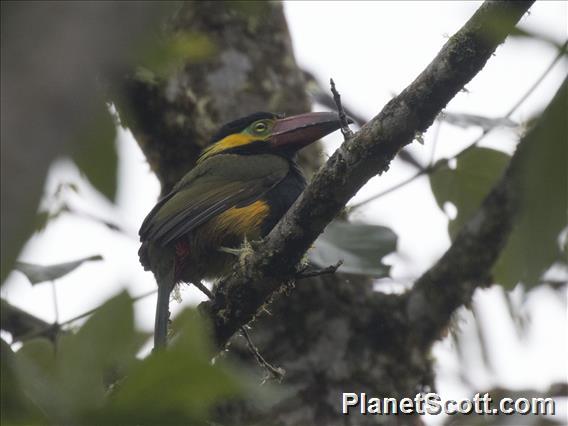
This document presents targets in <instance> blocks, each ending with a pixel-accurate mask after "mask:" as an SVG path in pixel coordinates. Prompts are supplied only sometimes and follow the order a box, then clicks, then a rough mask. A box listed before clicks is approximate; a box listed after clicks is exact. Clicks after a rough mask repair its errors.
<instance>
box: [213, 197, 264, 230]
mask: <svg viewBox="0 0 568 426" xmlns="http://www.w3.org/2000/svg"><path fill="white" fill-rule="evenodd" d="M269 213H270V207H268V204H266V203H265V202H264V201H260V200H259V201H255V202H254V203H252V204H250V205H248V206H245V207H240V208H236V207H233V208H231V209H229V210H226V211H225V212H223V213H221V214H220V215H219V216H217V217H216V218H215V222H214V224H213V226H214V228H215V231H216V232H218V233H220V234H221V235H223V234H225V233H227V234H233V235H238V236H241V235H242V236H244V235H246V236H247V237H248V239H255V238H258V237H259V236H260V230H261V227H262V223H263V221H264V219H265V218H266V216H268V214H269Z"/></svg>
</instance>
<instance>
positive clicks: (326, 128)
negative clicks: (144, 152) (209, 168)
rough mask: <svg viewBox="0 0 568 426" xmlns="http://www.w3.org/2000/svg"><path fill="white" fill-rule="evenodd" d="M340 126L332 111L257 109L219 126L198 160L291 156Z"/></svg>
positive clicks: (336, 116)
mask: <svg viewBox="0 0 568 426" xmlns="http://www.w3.org/2000/svg"><path fill="white" fill-rule="evenodd" d="M349 122H350V123H351V122H352V121H351V120H349ZM340 127H341V123H340V121H339V117H338V115H337V114H336V113H332V112H308V113H306V114H299V115H294V116H291V117H283V116H282V115H279V114H273V113H270V112H257V113H254V114H251V115H248V116H246V117H243V118H240V119H238V120H235V121H231V122H230V123H227V124H225V125H224V126H223V127H221V128H220V129H219V131H218V132H217V133H216V134H215V135H214V136H213V138H212V139H211V145H210V146H208V147H207V148H205V150H204V151H203V153H202V154H201V157H200V158H199V161H202V160H204V159H206V158H209V157H211V156H213V155H216V154H221V153H223V154H229V153H235V154H243V155H247V154H260V153H275V154H279V155H285V156H287V157H292V156H293V155H294V154H295V153H296V151H298V150H299V149H301V148H303V147H305V146H307V145H309V144H311V143H312V142H315V141H317V140H318V139H320V138H322V137H324V136H325V135H327V134H329V133H331V132H334V131H335V130H337V129H339V128H340Z"/></svg>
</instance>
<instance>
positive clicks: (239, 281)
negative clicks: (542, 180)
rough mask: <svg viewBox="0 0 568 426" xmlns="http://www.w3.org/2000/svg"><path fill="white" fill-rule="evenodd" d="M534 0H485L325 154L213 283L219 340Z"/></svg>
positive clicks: (426, 122) (209, 308)
mask: <svg viewBox="0 0 568 426" xmlns="http://www.w3.org/2000/svg"><path fill="white" fill-rule="evenodd" d="M531 4H532V1H524V2H485V3H484V4H483V5H482V6H481V7H480V8H479V10H478V11H477V12H476V13H475V14H474V15H473V17H472V18H471V19H470V20H469V21H468V22H467V23H466V24H465V25H464V26H463V27H462V29H460V30H459V31H458V32H457V33H456V34H455V35H454V36H453V37H452V38H451V39H450V40H449V41H448V42H447V43H446V45H445V46H444V47H443V48H442V50H441V51H440V53H439V54H438V55H437V56H436V58H435V59H434V60H433V61H432V62H431V63H430V65H428V67H427V68H426V69H425V70H424V71H423V72H422V73H421V74H420V75H419V76H418V78H416V80H415V81H414V82H413V83H412V84H410V86H408V87H407V88H406V89H405V90H404V91H403V92H402V93H401V94H400V95H398V96H397V97H395V98H394V99H392V100H391V101H390V102H389V103H388V104H387V105H386V106H385V107H384V108H383V110H382V111H381V113H380V114H379V115H378V116H376V117H375V118H374V119H373V120H371V121H370V122H369V123H367V124H366V125H365V126H363V128H361V130H360V131H359V132H357V133H356V134H355V135H354V137H353V138H352V139H350V140H349V141H347V142H345V143H344V144H343V145H342V146H341V147H340V148H339V149H338V150H337V151H336V152H335V153H334V154H333V156H332V157H331V158H330V159H329V160H328V162H327V164H326V165H325V166H324V167H323V168H322V169H321V170H320V171H319V172H318V173H317V174H316V175H315V176H314V179H313V180H312V182H311V183H310V184H309V186H308V187H307V188H306V190H305V191H304V192H303V193H302V195H301V196H300V198H299V199H298V200H297V201H296V203H295V204H294V205H293V206H292V208H291V209H290V210H289V211H288V213H287V214H286V215H285V216H284V218H283V219H282V220H281V221H280V222H279V223H278V225H277V226H276V227H275V228H274V229H273V230H272V232H271V233H270V234H269V235H268V237H267V238H265V239H264V240H263V241H261V242H259V243H256V244H254V246H253V247H254V248H255V252H254V253H253V254H252V255H250V256H249V257H248V258H247V259H241V260H242V261H241V262H239V266H238V267H237V268H238V269H237V270H235V271H234V272H233V274H232V275H231V276H229V277H227V278H226V279H224V280H222V282H221V283H219V285H218V286H217V289H216V292H215V294H214V300H213V301H211V302H204V303H203V304H202V309H203V310H204V311H206V312H207V313H208V314H209V315H210V316H211V318H212V321H213V323H214V327H215V328H214V329H215V338H216V341H217V343H218V344H219V345H221V346H222V345H224V344H225V343H226V342H227V341H228V339H229V338H230V337H231V336H232V335H233V334H234V333H235V332H236V331H237V330H238V328H239V327H240V326H242V325H243V324H246V323H248V322H249V321H250V320H251V319H253V318H254V316H255V315H256V313H257V311H258V309H259V307H261V306H262V305H263V304H264V303H266V302H267V300H269V298H270V297H271V296H272V295H273V293H274V292H275V291H277V290H278V289H279V288H281V287H282V285H283V284H285V283H287V282H291V281H292V280H293V275H294V274H295V269H296V265H297V264H298V262H299V261H300V260H301V258H302V256H303V255H304V253H305V252H306V250H307V249H309V247H310V245H311V244H312V243H313V241H315V239H316V238H317V236H318V235H319V234H320V233H321V232H322V231H323V229H324V228H325V226H326V225H327V224H328V223H329V222H330V221H331V220H332V219H333V218H334V217H335V216H336V215H337V214H338V213H339V212H340V211H341V210H342V209H343V207H344V206H345V204H346V203H347V201H348V200H349V199H350V198H351V197H352V196H353V195H354V194H355V193H356V192H357V191H358V190H359V189H360V188H361V187H362V186H363V185H364V184H365V183H366V182H367V181H368V180H369V179H370V178H371V177H373V176H375V175H376V174H381V173H383V172H385V171H386V170H388V167H389V163H390V161H391V160H392V159H393V157H394V156H395V155H396V153H397V152H398V151H399V150H400V149H401V148H402V147H403V146H405V145H407V144H409V143H410V142H412V140H413V139H414V137H415V135H416V134H418V133H421V132H424V131H425V130H426V129H427V128H428V127H429V126H430V125H431V124H432V122H433V121H434V119H435V117H436V116H437V115H438V113H439V112H440V111H441V110H442V108H444V106H445V105H446V104H447V103H448V102H449V101H450V100H451V99H452V98H453V97H454V96H455V95H456V94H457V93H458V92H459V91H460V90H461V89H462V88H463V87H464V85H465V84H467V83H468V82H469V81H470V80H471V79H472V78H473V77H474V76H475V75H476V74H477V72H478V71H479V70H481V68H483V66H484V65H485V63H486V62H487V60H488V59H489V58H490V57H491V55H492V54H493V52H494V51H495V49H496V48H497V46H498V45H499V44H500V43H502V42H503V41H504V39H505V38H506V36H507V34H508V33H509V32H510V31H511V30H512V29H513V28H514V25H515V24H516V23H517V22H518V20H519V19H520V18H521V17H522V15H523V14H524V13H525V12H526V11H527V10H528V8H529V7H530V5H531Z"/></svg>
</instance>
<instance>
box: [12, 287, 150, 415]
mask: <svg viewBox="0 0 568 426" xmlns="http://www.w3.org/2000/svg"><path fill="white" fill-rule="evenodd" d="M144 338H145V337H144V336H143V335H141V334H139V333H136V332H135V331H134V315H133V308H132V300H131V299H130V297H129V296H128V295H127V294H126V293H123V294H121V295H119V296H117V297H115V298H113V299H111V300H110V301H108V302H107V303H105V304H104V305H103V306H102V307H101V308H99V309H98V310H97V311H96V312H95V313H94V314H93V316H92V317H91V318H90V319H89V320H88V321H87V322H86V323H85V325H84V326H83V327H81V329H80V330H79V331H78V332H77V333H76V334H65V335H62V336H61V337H60V338H59V340H58V345H57V351H55V348H54V346H53V345H52V343H51V342H50V341H48V340H46V339H36V340H34V341H29V342H26V343H25V344H24V345H23V347H22V348H21V349H20V350H19V351H18V352H17V353H16V371H17V376H18V379H19V383H21V386H22V389H24V390H25V391H26V393H29V394H30V397H31V399H32V400H33V401H34V402H35V403H36V404H37V405H38V406H39V407H41V412H42V413H45V415H46V416H47V417H48V418H49V420H50V423H55V424H88V423H91V422H92V421H91V420H90V416H91V415H92V413H94V412H97V411H98V410H100V409H102V407H103V406H104V404H105V401H106V399H105V395H106V388H107V387H108V385H109V384H112V383H114V382H115V380H116V377H117V376H123V375H124V374H127V373H128V369H129V368H130V366H131V365H132V364H134V363H135V362H137V360H136V353H137V352H138V350H139V348H140V345H141V344H142V342H143V339H144Z"/></svg>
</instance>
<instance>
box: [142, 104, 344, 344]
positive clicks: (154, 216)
mask: <svg viewBox="0 0 568 426" xmlns="http://www.w3.org/2000/svg"><path fill="white" fill-rule="evenodd" d="M340 127H341V124H340V121H339V118H338V115H337V114H335V113H330V112H312V113H307V114H300V115H296V116H292V117H287V118H283V117H282V116H280V115H277V114H273V113H267V112H258V113H255V114H252V115H249V116H247V117H243V118H241V119H238V120H235V121H232V122H230V123H228V124H226V125H224V126H223V127H221V128H220V129H219V131H218V132H217V133H216V134H215V135H214V136H213V138H212V140H211V144H210V145H209V146H208V147H207V148H205V150H204V151H203V152H202V153H201V156H200V157H199V159H198V160H197V164H196V166H195V167H194V168H193V169H192V170H191V171H189V172H188V173H187V174H186V175H185V176H184V177H183V178H182V179H181V180H180V181H179V182H178V183H177V184H176V185H175V186H174V188H173V189H172V191H171V192H170V193H169V194H167V195H166V196H164V197H163V198H162V199H161V200H160V201H159V202H158V203H157V204H156V206H155V207H154V208H153V209H152V210H151V211H150V213H149V214H148V216H147V217H146V219H145V220H144V222H143V223H142V227H141V228H140V240H141V242H142V246H141V247H140V251H139V255H140V262H141V263H142V265H143V266H144V269H146V270H151V271H152V272H153V273H154V275H155V277H156V281H157V283H158V303H157V307H156V321H155V329H154V346H155V347H156V348H159V347H162V346H164V345H165V343H166V335H167V329H168V320H169V299H170V293H171V291H172V289H173V288H174V286H175V284H177V283H179V282H186V283H194V284H197V285H200V282H201V280H202V279H212V278H216V277H220V276H223V275H226V274H227V273H228V272H229V271H230V267H231V265H232V263H233V262H234V261H235V256H234V255H232V254H230V253H229V252H228V251H227V250H223V249H224V248H229V249H231V248H233V249H237V248H239V247H240V246H241V244H242V243H243V242H244V240H245V239H247V240H249V241H250V240H254V239H257V238H260V237H263V236H265V235H267V234H268V233H269V232H270V230H271V229H272V228H273V227H274V225H276V223H277V222H278V220H279V219H280V218H281V217H282V216H283V215H284V213H286V211H287V210H288V208H289V207H290V206H291V205H292V203H293V202H294V201H295V200H296V198H297V197H298V196H299V195H300V193H301V192H302V190H303V189H304V187H305V185H306V182H305V179H304V177H303V176H302V173H301V171H300V170H299V168H298V166H297V164H296V162H295V160H294V157H295V154H296V152H297V151H298V150H299V149H301V148H303V147H305V146H307V145H309V144H311V143H312V142H314V141H316V140H318V139H320V138H321V137H323V136H325V135H327V134H329V133H331V132H333V131H335V130H337V129H339V128H340ZM229 251H230V250H229Z"/></svg>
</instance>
